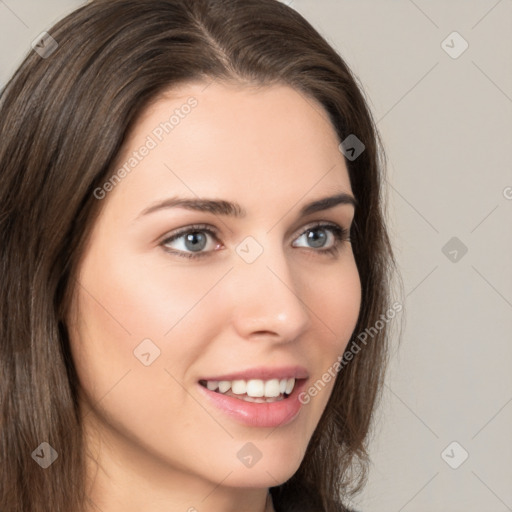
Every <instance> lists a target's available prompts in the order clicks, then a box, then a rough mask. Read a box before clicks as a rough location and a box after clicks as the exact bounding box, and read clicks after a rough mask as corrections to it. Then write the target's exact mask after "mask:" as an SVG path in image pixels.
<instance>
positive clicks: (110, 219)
mask: <svg viewBox="0 0 512 512" xmlns="http://www.w3.org/2000/svg"><path fill="white" fill-rule="evenodd" d="M190 96H193V97H194V98H196V99H197V102H198V103H197V106H196V107H195V108H194V109H193V110H192V111H191V112H190V114H189V115H187V116H185V117H184V118H183V119H181V120H180V123H179V125H178V126H176V127H175V128H174V129H173V130H172V132H170V133H169V134H167V135H166V136H165V137H164V138H163V140H162V141H161V142H160V143H159V144H158V146H157V147H156V148H154V149H152V150H151V151H150V152H149V154H148V155H147V156H146V157H145V158H144V159H143V160H142V161H141V162H140V163H138V165H137V166H136V167H135V168H134V169H133V170H132V171H131V172H130V173H129V174H128V175H127V176H126V177H125V178H124V179H123V180H122V181H121V182H120V183H119V184H117V185H116V186H115V187H114V189H113V190H112V191H110V192H109V193H108V194H107V195H106V197H105V198H104V199H102V210H101V213H100V216H99V217H98V219H97V221H96V223H95V225H94V227H93V231H92V235H91V237H90V239H89V243H88V245H87V247H86V250H85V251H84V253H83V254H82V258H81V262H80V266H79V273H78V276H77V281H78V283H79V284H78V285H77V286H76V289H75V294H74V298H73V302H72V308H71V309H70V311H71V313H70V316H69V318H68V327H69V330H70V341H71V350H72V354H73V359H74V361H75V364H76V368H77V372H78V376H79V379H80V384H81V410H82V415H83V425H84V431H85V434H86V447H87V456H88V457H87V460H88V484H87V485H88V493H89V496H90V498H91V500H92V502H93V503H94V506H91V510H98V509H97V508H96V507H99V508H100V509H101V510H102V511H103V512H121V511H123V512H131V511H139V510H144V511H145V512H164V511H165V512H187V511H188V512H195V511H197V512H202V511H205V510H208V511H209V512H235V511H237V512H240V511H246V512H263V511H269V510H272V507H271V505H269V504H268V503H267V505H266V504H265V502H266V496H267V490H268V488H269V487H271V486H274V485H277V484H280V483H283V482H284V481H286V480H287V479H289V478H290V477H291V476H292V475H293V474H294V473H295V472H296V470H297V469H298V467H299V465H300V462H301V460H302V458H303V456H304V453H305V450H306V447H307V444H308V441H309V440H310V438H311V435H312V434H313V431H314V429H315V427H316V425H317V423H318V421H319V419H320V417H321V414H322V412H323V411H324V409H325V406H326V404H327V401H328V398H329V396H330V393H331V391H332V386H333V384H334V380H333V379H331V381H330V382H329V383H328V384H327V385H326V387H325V388H324V389H323V390H322V391H321V392H319V393H318V395H317V396H315V397H314V398H312V399H311V401H310V402H309V403H308V404H307V405H305V406H303V407H302V409H301V412H300V414H299V415H298V417H297V418H296V419H295V420H294V421H293V422H291V423H289V424H288V425H285V426H281V427H278V428H275V429H274V428H272V429H271V428H255V427H249V426H246V425H243V424H241V423H238V422H237V421H236V420H234V419H232V418H230V417H228V416H226V414H225V413H224V412H222V411H220V410H219V409H217V408H216V407H215V406H213V405H211V404H210V403H207V402H206V401H205V399H204V397H202V396H201V394H200V393H199V389H198V380H199V379H200V378H201V377H203V376H209V375H214V374H226V373H230V372H234V371H239V370H245V369H248V368H252V367H255V366H271V367H276V366H282V365H287V364H300V365H303V366H305V367H306V368H307V369H308V371H309V375H310V380H309V382H308V386H309V385H310V384H311V383H314V382H315V381H316V380H318V379H320V378H321V376H322V374H324V372H325V371H326V370H327V369H328V368H329V367H331V366H332V364H333V363H334V362H335V361H336V359H337V357H338V355H340V354H342V353H343V351H344V348H345V346H346V345H347V343H348V340H349V339H350V336H351V334H352V332H353V330H354V328H355V325H356V321H357V316H358V313H359V309H360V302H361V286H360V280H359V274H358V271H357V267H356V263H355V260H354V255H353V252H352V247H351V244H350V242H349V241H342V242H340V243H339V245H338V247H339V250H338V252H337V254H334V255H328V254H325V253H321V252H319V248H318V247H315V246H313V247H311V245H310V243H309V242H308V241H307V238H306V235H307V233H308V231H307V229H308V228H310V226H312V225H314V223H315V222H318V221H324V222H328V223H334V224H337V225H339V226H341V227H344V228H347V229H348V228H350V226H351V222H352V220H353V215H354V207H353V206H352V205H349V204H340V205H338V206H335V207H333V208H330V209H327V210H324V211H320V212H316V213H313V214H310V215H308V216H306V217H301V216H299V211H300V209H301V207H302V206H304V205H305V204H307V203H309V202H311V201H313V200H316V199H319V198H323V197H327V196H332V195H335V194H338V193H340V192H345V193H349V194H352V190H351V187H350V180H349V176H348V172H347V168H346V165H345V161H344V157H343V155H342V154H341V153H340V151H339V150H338V144H339V140H338V138H337V136H336V133H335V131H334V129H333V127H332V125H331V123H330V122H329V119H328V116H327V114H326V112H325V111H324V110H323V109H322V107H321V106H320V105H319V104H318V103H316V102H315V101H314V100H312V99H310V98H306V97H305V96H304V95H303V94H300V93H298V92H296V91H295V90H294V89H292V88H290V87H287V86H284V85H283V86H281V85H279V86H277V85H274V86H270V87H269V86H266V87H260V88H256V87H251V86H248V85H234V84H225V83H224V84H221V83H217V82H216V83H213V84H211V85H209V86H208V87H206V88H205V84H204V83H189V84H186V85H183V86H181V87H180V88H175V89H173V90H172V91H168V92H167V93H166V94H165V95H163V96H162V97H161V98H159V99H158V100H157V101H155V102H154V103H153V104H152V105H151V106H150V107H149V108H148V109H147V110H146V111H145V112H144V114H143V116H142V117H141V118H140V119H139V121H138V123H137V124H136V126H135V129H134V131H133V132H132V134H131V136H130V137H129V139H128V140H127V143H126V146H125V148H124V150H123V152H122V153H121V154H120V155H119V159H118V163H119V166H122V165H123V163H124V162H125V161H126V159H127V158H129V156H130V155H131V154H132V152H133V151H135V150H137V149H138V148H140V147H141V146H142V145H143V144H144V142H145V141H146V140H147V137H148V135H150V134H151V133H152V131H153V130H154V129H155V127H157V126H158V125H159V124H160V123H161V122H162V121H164V120H166V119H169V113H172V111H173V110H174V109H175V108H179V107H180V106H181V105H183V104H184V103H185V102H186V100H187V98H189V97H190ZM174 196H179V197H186V198H192V199H194V198H196V197H197V196H199V197H202V198H203V197H205V198H215V199H224V200H228V201H236V202H238V203H239V204H240V205H241V206H242V207H243V208H244V209H245V210H246V211H247V215H246V216H245V217H243V218H235V217H230V216H225V215H214V214H212V213H208V212H197V211H191V210H187V209H185V208H167V209H160V210H158V211H155V212H153V213H150V214H147V215H142V216H139V215H140V214H141V212H142V211H143V210H145V209H146V208H148V207H149V206H151V205H153V204H154V203H155V202H158V201H160V200H163V199H166V198H169V197H174ZM197 223H202V224H207V225H209V226H212V227H214V228H216V229H217V231H218V237H217V238H218V239H215V238H214V237H211V236H210V235H208V234H206V236H207V237H208V243H207V246H206V247H205V249H204V250H203V252H207V253H208V254H207V255H206V256H205V257H202V258H199V259H197V260H191V259H187V258H185V257H182V256H179V255H177V254H172V253H169V252H166V250H165V249H164V247H163V242H164V241H165V239H166V238H169V236H170V235H171V234H173V232H175V231H176V230H178V229H179V228H183V227H187V226H190V225H192V224H197ZM191 231H194V230H193V229H192V230H191ZM320 231H322V230H320ZM315 233H317V231H315ZM323 233H324V234H326V236H327V241H326V246H327V247H329V246H331V245H333V242H332V241H331V240H332V239H331V238H330V236H329V233H330V232H329V231H323ZM247 236H252V237H253V238H254V239H255V240H256V241H257V242H258V243H259V244H260V246H261V247H262V248H263V253H262V254H261V255H260V256H259V257H258V258H257V259H256V261H254V262H253V263H251V264H248V263H247V262H246V261H244V259H242V258H241V257H240V256H239V255H238V253H237V252H236V247H237V245H238V244H239V243H240V242H241V241H242V240H244V239H245V238H246V237H247ZM168 248H170V249H171V250H172V249H174V250H175V251H177V250H178V251H179V250H182V251H186V250H187V246H186V245H185V242H184V239H183V238H181V239H180V240H177V241H174V242H172V243H170V244H168ZM189 252H190V250H189ZM147 338H149V339H151V340H152V342H153V343H154V344H155V345H156V346H158V348H159V349H160V356H159V357H158V358H156V359H155V360H154V361H153V362H152V363H151V364H150V365H149V366H145V365H143V364H142V363H141V362H140V361H139V359H137V358H136V357H135V356H134V350H135V349H136V347H137V346H138V345H139V344H140V343H141V342H142V340H144V339H147ZM249 441H250V442H252V443H253V444H254V445H256V446H257V448H258V450H259V451H260V452H261V453H262V458H261V459H260V460H259V462H258V463H257V464H255V465H254V466H253V467H251V468H247V467H245V466H244V465H243V464H242V463H241V462H240V460H239V459H238V458H237V452H238V450H240V448H241V447H242V446H244V445H245V443H247V442H249Z"/></svg>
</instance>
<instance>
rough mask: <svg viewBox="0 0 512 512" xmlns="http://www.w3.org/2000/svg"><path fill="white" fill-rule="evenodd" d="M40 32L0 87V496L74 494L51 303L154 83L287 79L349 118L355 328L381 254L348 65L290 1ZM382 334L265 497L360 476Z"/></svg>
mask: <svg viewBox="0 0 512 512" xmlns="http://www.w3.org/2000/svg"><path fill="white" fill-rule="evenodd" d="M49 33H50V36H51V37H52V38H53V39H54V40H55V42H56V43H54V44H53V43H52V44H53V46H51V52H52V53H51V54H49V53H50V52H48V54H46V55H43V56H41V54H40V53H38V52H37V51H31V52H30V54H29V55H28V56H27V57H26V58H25V60H24V62H23V63H22V64H21V66H20V67H19V69H18V70H17V71H16V73H15V74H14V76H13V77H12V79H11V80H10V81H9V82H8V83H7V85H6V87H5V88H4V90H3V91H2V92H1V95H0V271H1V279H0V367H1V372H0V401H1V411H0V431H1V435H0V443H1V444H0V449H1V452H0V453H1V460H2V471H1V475H0V510H1V511H2V512H42V511H50V510H51V511H52V512H70V511H75V512H78V511H81V510H84V506H85V503H86V498H87V497H86V492H85V488H84V482H85V463H84V458H85V456H84V453H83V450H84V443H83V433H82V428H81V425H80V422H79V415H78V401H77V392H78V388H79V383H78V379H77V376H76V373H75V370H74V364H73V361H72V358H71V357H70V350H69V339H68V333H67V329H66V325H65V321H64V318H65V316H66V311H67V308H68V305H69V301H70V297H71V294H72V291H73V289H74V287H75V286H76V281H75V273H76V270H77V262H78V260H79V258H80V255H81V254H82V251H83V248H84V246H85V243H86V241H87V238H88V236H89V234H90V232H91V227H92V226H93V224H94V222H95V220H96V218H97V216H98V213H99V211H100V206H101V203H102V202H101V201H98V200H97V199H96V198H95V196H94V193H93V191H94V190H95V189H96V188H97V187H98V186H101V184H103V183H104V182H105V180H106V179H108V178H109V176H110V175H111V174H112V172H113V171H114V168H113V165H114V163H115V161H116V157H117V155H118V154H119V152H120V150H121V148H122V147H123V143H124V142H125V141H126V139H127V137H128V135H129V133H130V130H131V129H132V127H133V126H134V124H135V123H136V122H137V119H138V116H139V115H140V114H141V112H142V111H143V110H144V109H145V107H147V106H148V104H149V103H150V102H151V101H153V100H154V99H155V98H157V97H158V95H159V94H161V93H163V92H165V91H167V90H169V89H170V88H172V87H173V86H175V85H177V84H183V83H186V82H189V81H193V80H205V81H208V80H212V79H217V80H227V81H236V82H238V83H242V84H244V83H245V84H261V85H270V84H277V83H279V84H287V85H290V86H291V87H293V88H295V89H296V90H298V91H300V92H301V93H303V94H304V96H305V97H306V98H308V97H310V98H313V99H316V100H317V101H319V102H320V104H321V105H322V106H323V107H324V108H325V110H326V111H327V112H328V114H329V117H330V119H331V121H332V124H333V126H334V128H335V130H336V132H337V134H338V136H339V139H340V142H341V141H343V140H344V139H345V138H346V137H347V136H349V135H350V134H354V135H356V136H357V138H358V139H359V140H360V141H362V143H363V144H364V146H365V150H364V151H363V153H362V154H361V155H360V156H359V157H358V158H356V159H347V166H348V170H349V176H350V181H351V186H352V190H353V192H354V195H355V197H356V198H357V200H358V203H359V206H358V207H357V208H356V212H355V220H354V225H353V232H352V234H351V240H352V248H353V251H354V255H355V259H356V263H357V267H358V270H359V274H360V279H361V284H362V306H361V311H360V315H359V319H358V323H357V326H356V328H355V330H354V337H353V339H356V336H357V335H358V333H361V332H363V331H364V330H365V329H366V328H368V327H371V326H374V324H376V322H377V321H378V319H379V318H380V316H382V314H383V313H384V312H385V311H386V310H387V309H388V308H389V303H390V283H391V277H392V274H393V272H392V270H393V269H394V268H395V263H394V259H393V254H392V250H391V247H390V243H389V239H388V235H387V232H386V227H385V224H384V209H383V201H382V199H383V197H382V188H381V187H382V181H383V174H382V173H383V168H384V159H383V153H382V150H381V145H380V143H379V136H378V133H377V130H376V128H375V123H374V122H373V120H372V116H371V114H370V112H369V109H368V107H367V105H366V102H365V99H364V96H363V94H362V92H361V90H360V89H359V87H358V85H357V79H356V78H355V77H354V76H353V75H352V73H351V72H350V70H349V69H348V67H347V65H346V64H345V63H344V61H343V60H342V59H341V58H340V56H339V55H338V54H337V53H336V52H335V51H334V50H333V49H332V48H331V47H330V46H329V44H328V43H327V42H326V41H325V40H324V39H323V38H322V37H321V36H320V35H319V34H318V32H317V31H315V29H313V27H312V26H311V25H310V24H309V23H308V22H307V21H306V20H305V19H304V18H303V17H302V16H300V15H299V14H298V13H297V12H296V11H294V10H293V9H291V8H289V7H287V6H286V5H284V4H282V3H280V2H278V1H277V0H105V1H101V0H97V1H92V2H90V3H88V4H87V5H84V6H83V7H81V8H79V9H78V10H76V11H75V12H73V13H72V14H70V15H69V16H67V17H66V18H64V19H63V20H61V21H60V22H58V23H57V24H56V25H55V26H54V27H53V28H51V29H50V30H49ZM46 44H48V42H47V43H46ZM47 48H50V47H48V46H47ZM388 337H389V332H388V328H387V325H385V326H384V327H383V328H381V329H379V330H378V332H377V333H376V334H375V335H374V336H372V339H371V340H370V342H369V343H366V344H365V346H364V347H363V348H362V349H361V350H360V352H359V353H357V354H356V355H354V357H353V359H352V360H351V361H350V363H349V364H347V365H346V366H343V369H342V370H341V371H339V372H338V374H337V380H336V383H335V386H334V390H333V392H332V395H331V397H330V399H329V402H328V404H327V407H326V409H325V411H324V414H323V416H322V418H321V420H320V422H319V425H318V427H317V429H316V430H315V432H314V434H313V437H312V439H311V441H310V443H309V445H308V448H307V451H306V454H305V457H304V459H303V461H302V463H301V465H300V467H299V469H298V471H297V472H296V473H295V474H294V475H293V476H292V478H291V479H289V480H288V481H287V482H285V483H283V484H282V485H279V486H276V487H273V488H272V489H271V493H272V496H273V501H274V505H275V507H276V510H277V511H279V512H285V511H290V512H291V511H308V512H310V511H313V510H314V511H323V512H334V511H340V510H344V506H343V505H342V502H343V499H344V498H348V497H349V496H350V495H351V493H352V492H355V491H357V490H358V489H359V488H360V487H361V486H362V484H363V483H364V481H365V477H366V470H367V465H368V456H367V449H366V448H367V447H366V440H367V437H368V433H369V428H370V426H371V419H372V415H373V412H374V409H375V405H376V403H377V399H378V397H379V394H380V390H381V387H382V378H383V375H384V369H385V363H386V359H387V355H386V354H387V345H386V344H387V341H386V340H387V338H388ZM347 350H348V348H347ZM42 442H47V443H49V444H50V445H51V447H53V448H54V449H55V451H56V453H57V454H58V459H57V461H56V462H55V463H53V464H52V465H50V466H49V467H48V468H46V469H42V467H41V466H40V465H38V464H36V463H35V462H34V460H33V458H34V455H33V453H34V451H35V450H36V449H37V448H38V447H39V446H40V445H41V443H42ZM340 496H341V497H342V498H340Z"/></svg>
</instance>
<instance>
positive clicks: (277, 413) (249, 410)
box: [197, 373, 308, 428]
mask: <svg viewBox="0 0 512 512" xmlns="http://www.w3.org/2000/svg"><path fill="white" fill-rule="evenodd" d="M233 375H235V376H236V375H240V374H233ZM243 375H247V374H246V373H244V374H243ZM259 375H261V374H259ZM280 375H282V374H280ZM230 376H231V375H230ZM275 378H277V377H275ZM283 378H284V377H283ZM201 380H202V379H201ZM208 380H217V379H208ZM221 380H236V379H227V378H226V379H224V378H222V379H221ZM307 381H308V378H302V379H299V380H296V381H295V386H294V388H293V391H292V393H291V394H290V395H289V396H288V397H287V398H284V399H283V400H280V401H279V402H269V403H255V402H245V401H244V400H240V399H239V398H232V397H230V396H226V395H223V394H222V393H217V392H216V391H210V390H209V389H208V388H206V387H204V386H202V385H201V384H199V382H198V383H197V386H198V388H199V393H201V394H202V395H203V396H204V397H205V399H206V401H207V402H208V403H209V404H212V405H214V406H215V407H216V408H217V409H219V410H220V411H221V412H223V413H224V414H225V415H227V416H228V417H229V418H231V419H234V420H235V421H237V422H239V423H242V424H244V425H247V426H250V427H260V428H265V427H267V428H269V427H271V428H276V427H284V426H285V425H288V424H289V423H291V422H292V421H293V420H294V419H295V418H296V417H297V416H298V415H299V413H300V411H301V408H302V405H303V404H302V403H301V402H300V401H299V394H300V393H301V391H302V390H303V389H304V388H305V387H306V383H307Z"/></svg>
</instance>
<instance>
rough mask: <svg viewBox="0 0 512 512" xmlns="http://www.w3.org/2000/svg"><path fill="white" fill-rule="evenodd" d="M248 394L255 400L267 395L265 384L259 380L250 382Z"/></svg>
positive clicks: (248, 382)
mask: <svg viewBox="0 0 512 512" xmlns="http://www.w3.org/2000/svg"><path fill="white" fill-rule="evenodd" d="M246 393H247V395H248V396H252V397H255V398H256V397H261V396H263V395H265V383H264V382H263V381H262V380H258V379H252V380H248V381H247V391H246Z"/></svg>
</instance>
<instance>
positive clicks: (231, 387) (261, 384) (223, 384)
mask: <svg viewBox="0 0 512 512" xmlns="http://www.w3.org/2000/svg"><path fill="white" fill-rule="evenodd" d="M305 380H306V379H295V378H283V379H268V380H261V379H249V380H243V379H236V380H200V381H199V384H200V385H201V386H203V387H204V388H207V389H208V390H209V391H213V392H214V393H219V394H221V395H225V396H229V397H231V398H236V399H238V400H242V401H244V402H252V403H258V404H262V403H273V402H280V401H282V400H286V399H287V398H288V397H289V396H290V395H291V394H292V393H293V390H294V389H295V387H296V385H299V384H300V383H301V381H305Z"/></svg>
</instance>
